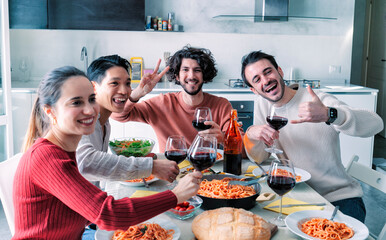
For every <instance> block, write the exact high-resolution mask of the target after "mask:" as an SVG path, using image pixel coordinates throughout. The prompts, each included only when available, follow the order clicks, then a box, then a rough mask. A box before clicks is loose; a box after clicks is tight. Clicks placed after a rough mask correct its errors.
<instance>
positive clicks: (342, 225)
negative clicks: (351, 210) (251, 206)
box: [285, 210, 369, 240]
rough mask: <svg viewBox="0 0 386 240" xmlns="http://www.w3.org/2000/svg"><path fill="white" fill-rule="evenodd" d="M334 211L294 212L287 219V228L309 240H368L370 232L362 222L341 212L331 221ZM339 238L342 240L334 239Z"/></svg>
mask: <svg viewBox="0 0 386 240" xmlns="http://www.w3.org/2000/svg"><path fill="white" fill-rule="evenodd" d="M331 215H332V211H322V210H306V211H299V212H294V213H291V214H290V215H288V216H287V217H286V219H285V223H286V225H287V227H288V228H289V229H290V230H291V232H293V233H294V234H296V235H298V236H300V237H302V238H304V239H309V240H317V239H325V238H323V236H330V238H328V239H350V240H362V239H367V237H368V236H369V230H368V228H367V227H366V225H364V224H363V223H362V222H360V221H358V220H357V219H355V218H352V217H350V216H347V215H345V214H343V213H341V212H338V214H336V216H335V218H334V221H333V222H332V221H330V220H328V219H330V217H331ZM334 236H335V237H336V236H339V237H340V238H333V237H334Z"/></svg>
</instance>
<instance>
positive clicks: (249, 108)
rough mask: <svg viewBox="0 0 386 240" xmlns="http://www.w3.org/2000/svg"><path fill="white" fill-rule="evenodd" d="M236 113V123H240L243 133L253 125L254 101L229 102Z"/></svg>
mask: <svg viewBox="0 0 386 240" xmlns="http://www.w3.org/2000/svg"><path fill="white" fill-rule="evenodd" d="M229 102H230V103H231V105H232V107H233V108H234V109H236V110H237V113H238V122H242V124H243V126H242V128H243V130H244V133H245V131H247V129H248V127H249V126H251V125H253V106H254V101H251V100H249V101H247V100H246V101H229Z"/></svg>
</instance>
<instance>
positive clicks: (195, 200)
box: [166, 196, 202, 220]
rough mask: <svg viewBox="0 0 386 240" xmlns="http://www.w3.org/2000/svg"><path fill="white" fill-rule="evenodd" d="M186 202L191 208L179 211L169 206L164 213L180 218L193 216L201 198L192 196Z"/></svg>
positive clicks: (199, 205)
mask: <svg viewBox="0 0 386 240" xmlns="http://www.w3.org/2000/svg"><path fill="white" fill-rule="evenodd" d="M186 202H188V203H189V205H190V206H193V209H188V210H185V211H181V210H177V209H175V208H171V209H170V210H169V211H167V212H166V214H168V215H169V216H172V217H175V218H177V219H180V220H185V219H188V218H191V217H193V216H194V215H195V214H196V212H197V210H198V209H199V208H200V207H201V204H202V199H201V198H200V197H197V196H194V197H192V198H190V199H189V200H187V201H186Z"/></svg>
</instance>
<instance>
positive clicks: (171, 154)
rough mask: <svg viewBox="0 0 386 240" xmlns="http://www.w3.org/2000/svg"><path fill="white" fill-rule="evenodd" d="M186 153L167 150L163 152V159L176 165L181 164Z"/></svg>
mask: <svg viewBox="0 0 386 240" xmlns="http://www.w3.org/2000/svg"><path fill="white" fill-rule="evenodd" d="M187 155H188V154H187V153H186V151H183V150H169V151H165V157H166V158H167V159H168V160H171V161H174V162H176V163H177V164H178V163H180V162H182V161H183V160H184V159H185V158H186V157H187Z"/></svg>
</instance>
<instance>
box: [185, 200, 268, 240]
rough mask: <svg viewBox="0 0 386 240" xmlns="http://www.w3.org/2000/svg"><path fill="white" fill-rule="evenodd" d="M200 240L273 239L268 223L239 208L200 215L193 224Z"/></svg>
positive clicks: (226, 208) (206, 212)
mask: <svg viewBox="0 0 386 240" xmlns="http://www.w3.org/2000/svg"><path fill="white" fill-rule="evenodd" d="M192 231H193V233H194V235H195V236H196V238H197V239H198V240H216V239H219V240H220V239H221V240H247V239H248V240H249V239H251V240H254V239H259V240H265V239H267V240H268V239H270V238H271V231H270V228H269V226H268V224H267V222H266V221H265V220H264V219H263V218H261V217H260V216H258V215H256V214H253V213H252V212H249V211H246V210H244V209H241V208H240V209H239V208H231V207H223V208H218V209H215V210H209V211H205V212H203V213H201V214H200V215H198V216H197V217H196V218H195V219H194V220H193V223H192Z"/></svg>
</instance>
